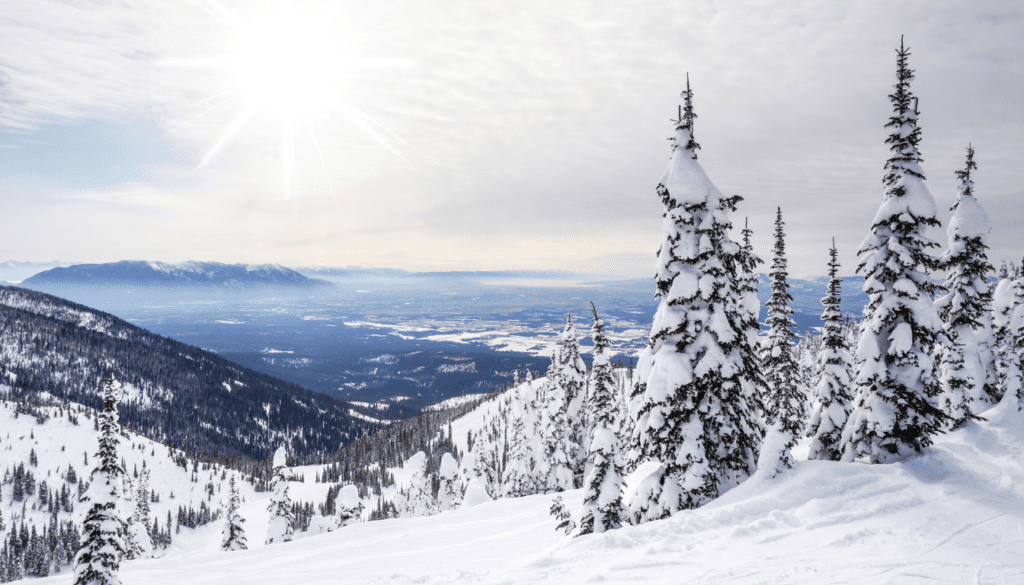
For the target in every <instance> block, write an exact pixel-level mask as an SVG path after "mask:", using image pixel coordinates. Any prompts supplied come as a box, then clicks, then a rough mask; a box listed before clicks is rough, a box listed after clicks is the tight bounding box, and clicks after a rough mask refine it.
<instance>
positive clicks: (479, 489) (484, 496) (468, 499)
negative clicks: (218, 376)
mask: <svg viewBox="0 0 1024 585" xmlns="http://www.w3.org/2000/svg"><path fill="white" fill-rule="evenodd" d="M462 498H463V499H462V508H460V510H468V509H470V508H474V507H476V506H479V505H480V504H486V503H487V502H493V501H494V498H492V497H491V496H490V495H489V494H488V493H487V488H486V487H485V486H484V484H482V483H480V480H478V479H476V478H475V477H474V478H473V479H471V480H469V483H468V484H466V494H465V495H464V496H463V497H462Z"/></svg>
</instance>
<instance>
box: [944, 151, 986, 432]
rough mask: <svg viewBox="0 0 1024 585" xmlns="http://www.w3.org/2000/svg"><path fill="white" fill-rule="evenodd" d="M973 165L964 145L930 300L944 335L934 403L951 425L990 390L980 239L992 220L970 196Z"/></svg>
mask: <svg viewBox="0 0 1024 585" xmlns="http://www.w3.org/2000/svg"><path fill="white" fill-rule="evenodd" d="M976 168H978V165H977V163H975V162H974V149H973V148H971V147H970V146H968V147H967V163H966V166H965V168H964V169H963V170H960V171H957V172H956V176H957V178H958V179H960V187H959V192H958V193H957V198H956V201H955V202H954V203H953V207H951V208H950V210H951V211H952V212H953V218H952V219H951V220H950V222H949V228H948V229H947V230H946V234H947V235H948V237H949V248H948V249H947V250H946V253H945V254H943V256H942V258H941V260H940V261H941V262H942V265H943V267H944V268H945V269H946V270H947V271H948V272H947V276H946V284H945V289H946V291H947V293H946V294H945V295H944V296H942V297H940V298H939V299H937V300H936V301H935V305H936V307H937V308H938V312H939V317H940V318H941V319H942V323H943V328H944V330H945V333H946V337H947V338H948V340H949V343H947V344H945V345H944V346H942V348H941V353H940V359H939V371H940V372H941V377H940V379H939V380H940V383H941V387H942V397H941V401H940V404H941V406H942V409H943V410H944V411H945V412H946V414H947V415H948V416H949V420H948V423H947V424H948V426H949V428H951V429H955V428H958V427H960V426H962V425H964V424H965V423H966V422H967V421H968V420H970V419H975V420H977V419H979V418H980V417H978V416H977V415H976V414H975V413H976V412H978V410H979V409H980V408H982V407H983V406H984V405H985V404H986V403H988V402H989V401H990V400H991V395H992V394H995V393H996V392H995V390H992V389H991V386H989V388H990V390H989V391H986V384H987V383H988V382H989V374H988V370H989V364H988V363H986V362H987V361H988V360H990V359H991V352H990V351H989V350H988V348H989V343H990V339H989V338H990V335H989V331H988V327H987V325H988V317H989V314H990V312H991V308H992V291H991V290H990V289H989V285H988V282H987V281H986V277H987V276H988V273H989V272H992V270H993V268H992V265H991V264H989V261H988V254H987V253H986V250H987V249H988V246H987V245H986V244H985V240H986V238H987V237H988V233H989V232H990V231H991V230H992V222H991V221H989V218H988V214H987V213H985V210H984V209H982V208H981V206H980V205H979V204H978V202H977V201H976V200H975V199H974V182H973V181H972V180H971V171H972V170H974V169H976ZM983 350H984V351H983ZM983 356H984V357H983Z"/></svg>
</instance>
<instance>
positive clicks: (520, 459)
mask: <svg viewBox="0 0 1024 585" xmlns="http://www.w3.org/2000/svg"><path fill="white" fill-rule="evenodd" d="M512 408H513V413H512V430H511V434H510V436H509V449H508V452H509V456H508V463H507V464H506V465H505V470H504V473H503V475H502V478H501V486H502V488H501V489H502V492H501V495H502V496H504V497H511V498H518V497H520V496H527V495H530V494H535V493H537V486H536V484H535V482H534V477H533V466H534V465H533V464H534V462H533V451H532V449H531V448H530V441H529V439H530V437H528V436H527V432H526V413H525V412H523V409H522V408H521V405H519V404H518V403H513V404H512Z"/></svg>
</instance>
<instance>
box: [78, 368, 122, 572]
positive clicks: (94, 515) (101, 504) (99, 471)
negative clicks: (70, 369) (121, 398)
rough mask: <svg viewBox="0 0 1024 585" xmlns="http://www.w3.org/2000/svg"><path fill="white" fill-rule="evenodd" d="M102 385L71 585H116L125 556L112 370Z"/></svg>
mask: <svg viewBox="0 0 1024 585" xmlns="http://www.w3.org/2000/svg"><path fill="white" fill-rule="evenodd" d="M103 383H104V387H103V412H102V413H100V414H99V415H98V416H97V418H98V420H99V423H98V426H99V430H100V439H99V450H98V451H97V452H96V456H95V458H94V460H95V461H96V467H94V468H93V470H92V473H91V474H90V476H89V489H88V490H86V492H85V496H84V498H83V502H85V503H86V505H88V506H89V508H88V510H89V511H88V512H87V513H86V516H85V521H84V522H83V524H82V532H83V534H82V539H83V542H82V548H81V549H80V550H79V551H78V555H77V556H76V557H75V585H119V584H120V582H121V581H120V579H118V576H117V571H118V568H120V566H121V561H122V560H123V559H124V557H125V555H126V554H127V550H126V548H125V542H124V538H125V530H126V524H125V521H124V518H122V517H121V511H120V508H121V501H122V500H123V499H124V494H123V493H122V489H123V482H122V478H123V477H124V474H125V473H124V468H123V467H121V461H120V458H119V457H118V454H117V445H118V435H119V433H120V425H118V417H117V400H118V393H119V392H120V389H121V384H120V382H118V381H117V380H116V379H115V378H114V372H113V370H111V372H110V377H109V378H106V379H104V380H103Z"/></svg>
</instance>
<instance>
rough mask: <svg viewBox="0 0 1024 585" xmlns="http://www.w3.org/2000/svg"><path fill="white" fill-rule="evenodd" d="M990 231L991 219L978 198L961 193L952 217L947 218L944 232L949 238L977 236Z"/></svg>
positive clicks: (982, 235) (985, 234) (984, 234)
mask: <svg viewBox="0 0 1024 585" xmlns="http://www.w3.org/2000/svg"><path fill="white" fill-rule="evenodd" d="M990 231H992V221H991V220H990V219H989V217H988V214H987V213H985V210H984V209H982V208H981V205H979V204H978V200H977V199H975V198H974V197H972V196H970V195H966V194H964V195H961V196H960V199H959V201H958V202H957V207H956V211H955V212H953V218H952V219H950V220H949V227H947V228H946V234H947V235H948V237H949V239H950V240H953V238H954V236H960V237H961V238H979V237H984V236H987V235H988V233H989V232H990Z"/></svg>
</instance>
